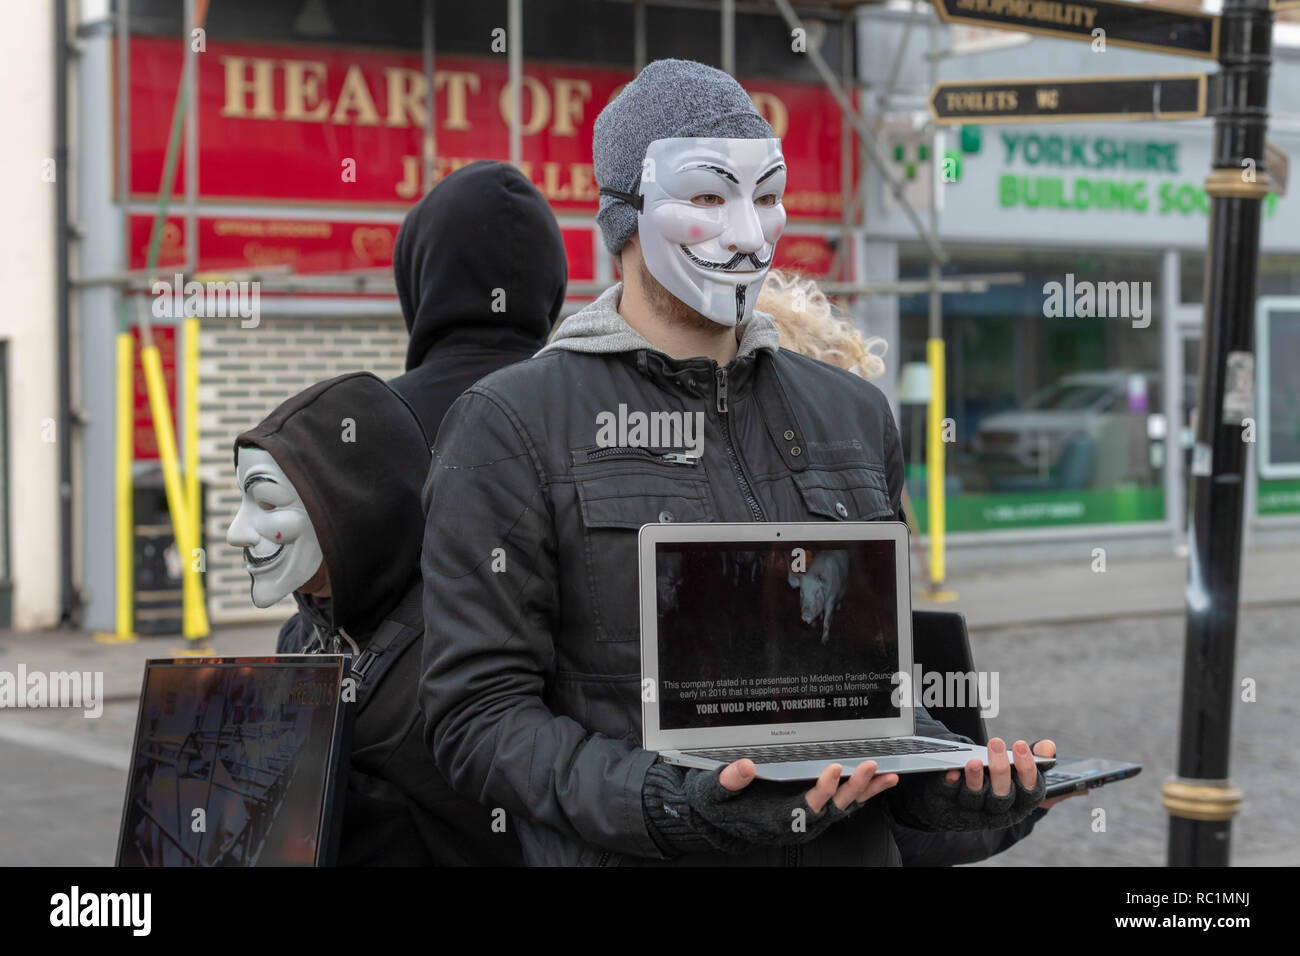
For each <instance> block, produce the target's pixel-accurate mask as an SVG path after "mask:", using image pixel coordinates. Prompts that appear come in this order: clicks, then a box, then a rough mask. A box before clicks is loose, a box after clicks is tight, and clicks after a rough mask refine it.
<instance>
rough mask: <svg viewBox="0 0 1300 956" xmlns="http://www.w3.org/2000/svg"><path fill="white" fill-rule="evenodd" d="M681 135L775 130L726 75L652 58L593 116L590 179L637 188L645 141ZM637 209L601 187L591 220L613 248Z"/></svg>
mask: <svg viewBox="0 0 1300 956" xmlns="http://www.w3.org/2000/svg"><path fill="white" fill-rule="evenodd" d="M685 136H716V137H722V138H726V139H775V138H776V133H774V132H773V131H772V127H771V126H770V125H768V122H767V120H765V119H763V117H762V116H760V115H759V112H758V110H756V109H755V108H754V104H753V103H752V102H750V99H749V94H748V93H746V92H745V91H744V90H743V89H742V88H741V86H740V84H739V83H737V82H736V81H735V80H734V79H732V78H731V76H729V75H728V74H726V73H724V72H722V71H721V70H715V69H714V68H713V67H711V66H705V65H704V64H703V63H696V62H695V61H694V60H655V61H654V62H653V63H651V64H649V65H648V66H647V67H646V68H645V69H644V70H642V71H641V72H640V73H639V74H637V77H636V79H634V80H633V81H632V82H631V83H629V84H628V85H627V86H625V87H624V88H623V91H622V92H621V93H619V94H618V96H617V97H615V98H614V100H613V102H611V103H610V104H609V105H608V106H606V107H605V108H604V109H603V110H601V111H600V115H599V116H597V117H596V127H595V130H594V133H593V137H592V139H593V142H592V151H593V153H594V156H595V166H596V185H597V186H599V187H601V188H602V189H612V190H615V191H617V192H621V193H625V194H629V195H640V192H641V190H640V185H641V163H642V161H643V160H644V159H645V151H646V149H647V148H648V147H649V145H650V144H651V143H653V142H654V141H655V140H657V139H675V138H678V137H685ZM636 213H637V211H636V209H635V208H633V206H632V205H631V204H629V203H628V202H627V201H626V200H624V199H620V198H618V197H617V196H610V195H607V194H605V193H603V192H602V193H601V197H600V211H599V212H598V213H596V222H597V223H598V224H599V225H600V231H601V234H602V235H603V236H604V238H605V248H606V249H608V250H609V251H610V252H611V253H612V254H614V255H618V253H619V250H621V249H622V248H623V245H624V243H626V242H627V241H628V239H630V238H631V237H632V234H633V233H634V232H636Z"/></svg>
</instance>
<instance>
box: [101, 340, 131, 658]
mask: <svg viewBox="0 0 1300 956" xmlns="http://www.w3.org/2000/svg"><path fill="white" fill-rule="evenodd" d="M134 357H135V342H134V340H133V339H132V338H131V333H130V332H122V333H120V334H119V335H118V337H117V403H116V404H117V407H116V409H115V411H116V415H115V418H116V425H117V431H116V434H115V436H114V455H113V504H114V508H113V511H114V515H115V517H114V528H113V531H114V537H115V539H116V541H115V545H116V549H115V550H116V555H117V588H116V590H117V601H116V627H117V630H116V632H115V633H113V634H104V633H98V634H96V635H95V640H96V641H98V642H99V643H101V644H129V643H131V642H132V641H135V640H136V639H137V638H136V634H135V549H134V547H133V544H134V538H135V528H134V527H133V519H134V517H135V507H134V502H133V501H132V500H131V492H132V481H131V461H132V458H133V454H132V452H133V449H132V441H131V438H132V432H133V430H134V428H135V414H134V412H135V403H134V397H135V396H134V392H135V381H134V378H133V371H134V369H133V367H132V360H133V359H134Z"/></svg>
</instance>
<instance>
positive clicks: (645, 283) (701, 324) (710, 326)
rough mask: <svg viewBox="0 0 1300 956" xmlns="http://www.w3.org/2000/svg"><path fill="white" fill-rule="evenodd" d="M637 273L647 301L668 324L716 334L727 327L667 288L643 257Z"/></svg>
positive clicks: (639, 262) (638, 262) (691, 330)
mask: <svg viewBox="0 0 1300 956" xmlns="http://www.w3.org/2000/svg"><path fill="white" fill-rule="evenodd" d="M637 273H638V275H639V278H640V280H641V290H642V292H643V294H644V295H645V298H646V302H647V303H649V305H650V308H651V309H652V310H654V313H655V315H656V316H658V317H659V318H660V319H662V320H663V321H664V322H665V323H667V324H668V325H670V326H674V327H676V328H679V329H684V330H686V331H688V332H704V333H711V334H714V335H716V334H717V332H718V329H719V328H725V326H723V325H722V323H720V322H714V321H713V320H712V319H710V318H709V317H708V316H706V315H702V314H701V313H699V312H697V311H696V310H695V309H692V308H691V307H690V306H689V305H687V304H686V303H685V302H683V301H682V300H681V299H679V298H677V296H675V295H673V294H672V293H671V292H669V291H668V290H667V289H665V288H664V287H663V285H661V284H660V282H659V280H658V279H656V278H655V277H654V276H653V275H651V274H650V270H649V268H647V267H646V264H645V259H644V258H642V257H638V259H637Z"/></svg>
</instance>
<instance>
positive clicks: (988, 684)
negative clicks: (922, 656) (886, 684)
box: [890, 664, 1000, 717]
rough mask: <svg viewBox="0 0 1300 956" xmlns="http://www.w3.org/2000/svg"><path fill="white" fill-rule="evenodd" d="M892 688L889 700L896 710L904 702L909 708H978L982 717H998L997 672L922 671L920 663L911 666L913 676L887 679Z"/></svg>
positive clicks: (906, 674)
mask: <svg viewBox="0 0 1300 956" xmlns="http://www.w3.org/2000/svg"><path fill="white" fill-rule="evenodd" d="M890 683H892V684H894V685H896V686H895V687H894V691H893V695H892V696H891V698H890V699H891V700H892V702H893V704H894V706H895V707H900V706H902V702H903V701H904V700H909V701H911V702H912V706H920V707H925V708H927V709H929V708H933V707H952V708H961V707H979V710H980V714H981V715H983V716H984V717H996V716H997V715H998V710H999V709H1000V708H999V705H998V672H997V671H978V672H977V671H925V672H922V671H921V665H920V664H913V665H912V673H910V674H909V673H907V672H906V671H898V672H897V673H895V674H894V676H893V677H891V678H890Z"/></svg>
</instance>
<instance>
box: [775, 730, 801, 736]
mask: <svg viewBox="0 0 1300 956" xmlns="http://www.w3.org/2000/svg"><path fill="white" fill-rule="evenodd" d="M798 732H799V731H797V730H769V731H768V733H769V734H771V735H772V736H773V737H793V736H794V735H795V734H797V733H798Z"/></svg>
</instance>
